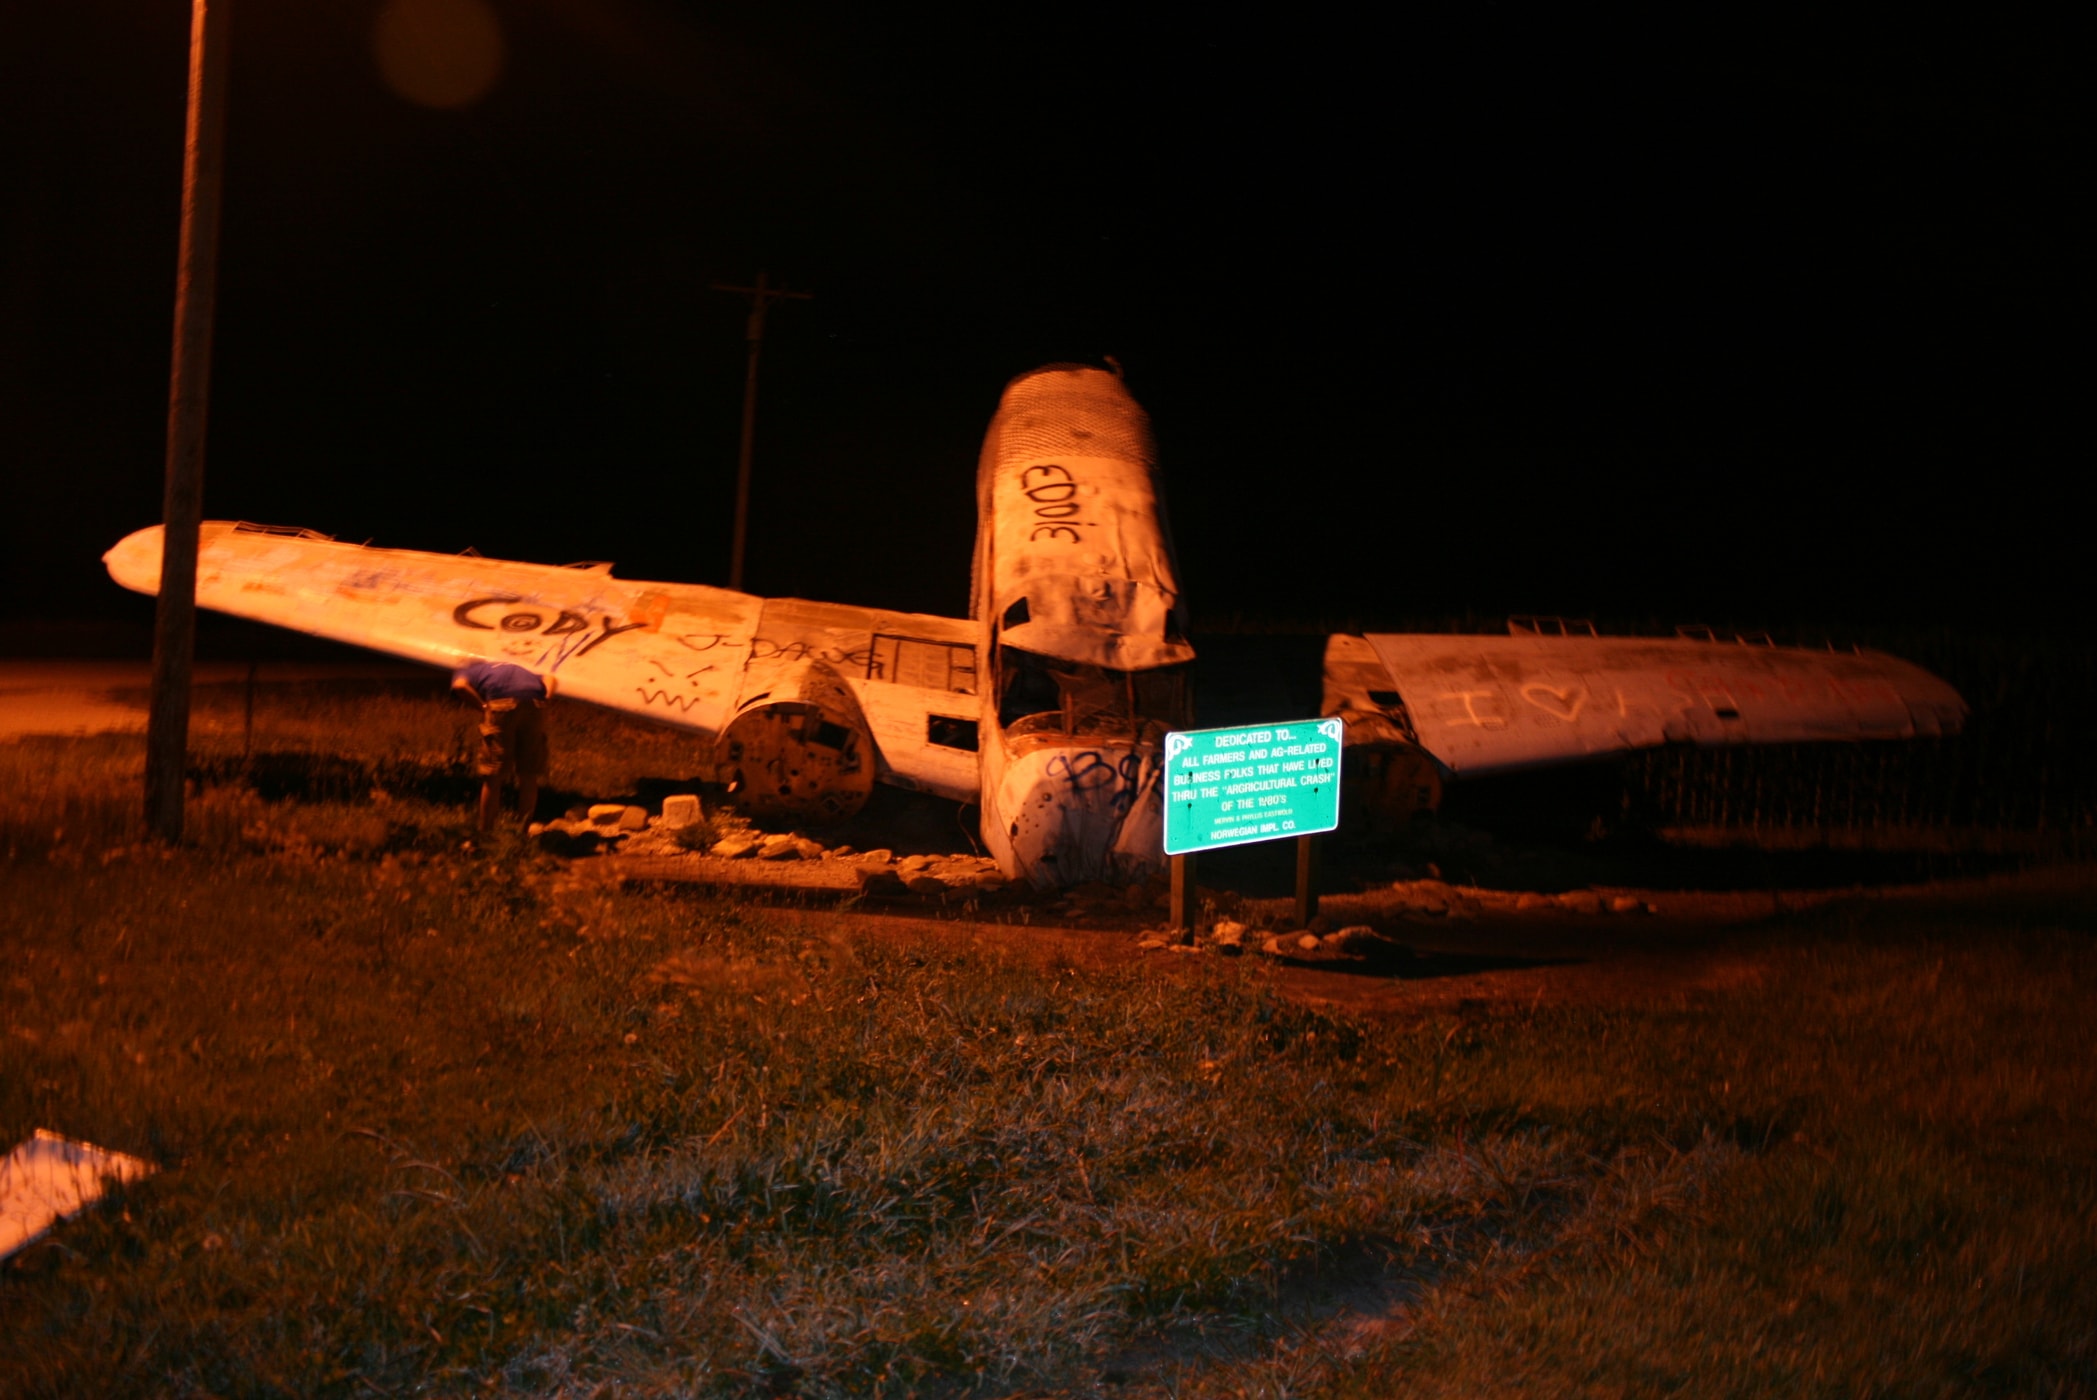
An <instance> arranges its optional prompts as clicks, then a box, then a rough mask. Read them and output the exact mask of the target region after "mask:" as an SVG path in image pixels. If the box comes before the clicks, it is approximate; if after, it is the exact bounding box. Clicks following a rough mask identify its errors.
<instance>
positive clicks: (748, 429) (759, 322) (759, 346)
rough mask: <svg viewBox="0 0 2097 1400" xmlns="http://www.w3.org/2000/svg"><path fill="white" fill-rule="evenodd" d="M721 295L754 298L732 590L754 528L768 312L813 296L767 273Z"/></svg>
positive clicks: (746, 332) (722, 286)
mask: <svg viewBox="0 0 2097 1400" xmlns="http://www.w3.org/2000/svg"><path fill="white" fill-rule="evenodd" d="M714 290H715V291H717V292H737V293H740V294H741V295H743V296H746V297H748V298H750V319H749V320H748V321H747V322H745V323H744V326H743V338H744V339H745V340H746V341H747V342H748V343H749V347H750V360H749V368H748V370H747V371H746V372H745V373H744V375H743V446H742V451H741V452H739V453H737V454H736V460H735V540H734V543H733V544H732V545H731V546H730V547H729V550H728V586H729V587H730V588H734V589H738V590H740V589H741V588H742V586H743V542H744V539H745V537H746V536H747V535H748V533H749V524H750V448H751V444H752V442H753V441H754V440H755V439H756V437H757V357H758V355H759V354H760V353H762V352H763V350H764V343H765V308H766V307H768V306H770V305H771V304H772V303H773V302H775V301H780V300H785V299H792V300H794V301H812V300H814V294H813V293H810V292H789V291H786V290H784V289H782V288H779V287H774V286H773V285H772V284H771V281H770V279H769V278H767V277H766V276H765V274H764V273H762V272H760V273H758V274H757V285H756V286H754V287H731V286H729V285H728V284H727V283H725V282H716V283H714Z"/></svg>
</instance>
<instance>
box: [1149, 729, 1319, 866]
mask: <svg viewBox="0 0 2097 1400" xmlns="http://www.w3.org/2000/svg"><path fill="white" fill-rule="evenodd" d="M1340 733H1341V728H1340V721H1339V720H1337V719H1303V720H1290V721H1288V722H1287V723H1285V724H1249V725H1242V726H1240V727H1238V728H1236V729H1194V730H1189V731H1187V732H1186V733H1174V734H1167V735H1166V736H1165V854H1166V855H1169V856H1184V855H1192V854H1193V853H1195V852H1197V851H1212V850H1215V849H1216V848H1217V847H1219V846H1242V845H1244V844H1245V843H1246V842H1248V841H1277V840H1280V839H1281V838H1282V837H1285V836H1309V835H1312V834H1313V833H1315V832H1320V831H1331V830H1332V829H1333V828H1335V827H1337V826H1338V825H1339V824H1340Z"/></svg>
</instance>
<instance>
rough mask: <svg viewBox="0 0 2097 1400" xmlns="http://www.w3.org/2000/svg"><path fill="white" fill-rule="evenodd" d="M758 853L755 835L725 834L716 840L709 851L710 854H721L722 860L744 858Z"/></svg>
mask: <svg viewBox="0 0 2097 1400" xmlns="http://www.w3.org/2000/svg"><path fill="white" fill-rule="evenodd" d="M756 853H757V838H756V837H755V836H724V837H722V838H721V839H720V840H719V841H716V842H714V844H713V849H711V850H710V851H708V852H707V854H708V855H713V856H719V857H720V858H721V859H722V860H742V859H745V858H746V857H748V856H752V855H755V854H756Z"/></svg>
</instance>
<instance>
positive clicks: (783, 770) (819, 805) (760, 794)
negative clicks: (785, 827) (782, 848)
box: [714, 661, 875, 825]
mask: <svg viewBox="0 0 2097 1400" xmlns="http://www.w3.org/2000/svg"><path fill="white" fill-rule="evenodd" d="M714 762H715V764H716V767H717V770H718V771H719V773H720V775H721V779H722V781H723V783H724V784H725V785H726V786H727V788H728V792H729V794H730V795H731V796H732V797H733V798H734V799H735V802H736V805H737V806H738V807H740V808H741V809H742V810H743V811H744V812H746V813H748V814H749V815H751V816H755V817H761V818H770V819H773V820H780V821H789V822H808V823H812V824H816V825H821V824H823V823H826V822H836V821H843V820H844V819H845V818H847V817H849V816H852V815H853V814H854V813H856V812H857V811H858V810H859V809H860V808H861V807H863V806H865V805H866V800H867V796H868V794H870V793H871V792H872V791H873V790H874V767H875V764H874V744H873V739H872V737H871V735H870V734H869V732H868V730H867V724H866V717H865V716H864V715H863V714H862V713H861V712H860V709H859V702H858V700H857V698H856V697H854V696H853V694H852V689H851V687H850V686H848V685H846V684H845V682H844V679H843V678H842V677H841V676H839V675H838V673H837V672H836V671H834V670H832V669H831V668H830V667H829V666H827V665H825V664H823V663H822V662H820V661H803V662H799V663H796V664H794V665H790V666H786V667H783V668H781V669H780V671H779V672H778V674H777V675H776V676H775V677H774V678H773V681H772V686H771V688H770V689H769V690H766V691H763V692H761V693H759V694H757V695H753V696H751V697H750V698H749V699H747V700H745V701H743V703H742V705H741V706H740V707H739V708H738V709H737V710H736V712H735V717H734V718H733V719H731V720H730V721H729V722H728V726H727V728H725V729H723V730H722V731H721V737H720V738H719V739H718V740H716V741H715V743H714Z"/></svg>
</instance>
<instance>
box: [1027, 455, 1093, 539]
mask: <svg viewBox="0 0 2097 1400" xmlns="http://www.w3.org/2000/svg"><path fill="white" fill-rule="evenodd" d="M1019 489H1020V494H1021V495H1023V496H1025V497H1026V498H1027V503H1028V507H1029V508H1030V509H1031V510H1032V511H1033V512H1034V518H1035V521H1036V523H1035V525H1034V528H1033V529H1032V530H1031V531H1030V532H1029V533H1028V535H1027V538H1028V539H1030V540H1062V541H1063V542H1064V543H1066V544H1083V543H1084V542H1085V537H1084V536H1083V535H1081V534H1079V533H1078V532H1079V531H1080V530H1081V529H1083V530H1089V529H1091V528H1092V527H1093V526H1094V525H1096V524H1097V523H1098V522H1097V521H1093V520H1080V519H1078V517H1079V516H1080V515H1083V514H1084V513H1085V507H1083V506H1081V505H1079V504H1078V482H1077V478H1076V477H1074V476H1072V475H1071V474H1070V468H1068V467H1065V466H1059V465H1057V464H1056V463H1054V462H1038V463H1036V464H1035V465H1033V466H1031V467H1028V468H1027V469H1026V470H1024V471H1022V472H1021V473H1020V474H1019Z"/></svg>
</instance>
